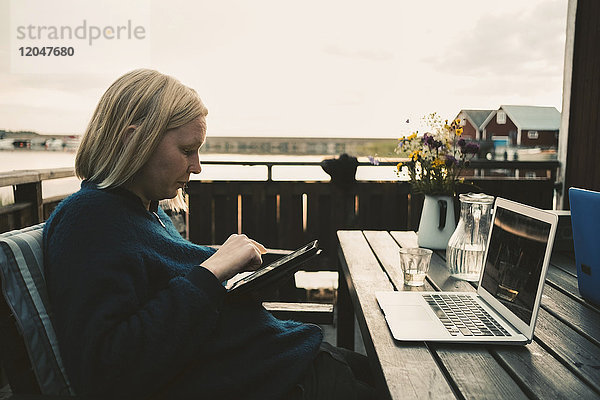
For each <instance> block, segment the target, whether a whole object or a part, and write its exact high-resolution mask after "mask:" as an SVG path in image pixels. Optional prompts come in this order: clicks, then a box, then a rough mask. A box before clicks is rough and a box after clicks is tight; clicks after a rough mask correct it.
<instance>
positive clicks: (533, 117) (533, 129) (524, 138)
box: [481, 106, 560, 148]
mask: <svg viewBox="0 0 600 400" xmlns="http://www.w3.org/2000/svg"><path fill="white" fill-rule="evenodd" d="M559 128H560V112H559V111H558V110H557V109H556V108H555V107H538V106H500V108H498V110H496V111H492V113H490V115H488V117H487V118H486V120H485V121H484V122H483V124H482V125H481V129H482V137H481V140H488V141H505V142H506V144H508V145H512V146H523V147H542V148H549V147H554V148H556V147H558V131H559Z"/></svg>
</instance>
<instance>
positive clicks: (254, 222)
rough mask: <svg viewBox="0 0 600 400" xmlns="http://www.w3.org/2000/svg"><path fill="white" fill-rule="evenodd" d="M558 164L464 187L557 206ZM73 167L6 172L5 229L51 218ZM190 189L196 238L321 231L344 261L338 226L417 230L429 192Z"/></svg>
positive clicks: (306, 237)
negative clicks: (58, 187) (534, 174)
mask: <svg viewBox="0 0 600 400" xmlns="http://www.w3.org/2000/svg"><path fill="white" fill-rule="evenodd" d="M215 164H219V163H215ZM230 164H240V165H267V164H268V168H269V169H270V168H271V167H272V165H278V163H261V162H254V163H246V162H240V163H230ZM281 164H282V165H291V164H290V163H281ZM308 164H310V163H303V164H302V165H308ZM317 164H318V163H317ZM557 166H558V163H556V162H542V163H533V164H532V163H531V162H507V163H503V164H497V162H495V163H493V164H490V165H489V166H488V168H499V167H502V168H509V169H510V168H512V169H515V168H522V169H524V168H530V169H536V170H547V171H548V173H547V174H545V176H543V177H538V178H533V179H522V178H515V177H471V178H469V180H470V181H471V182H473V183H474V184H475V185H477V188H476V189H473V188H470V187H465V188H464V190H463V191H469V190H477V191H482V192H485V193H488V194H491V195H494V196H502V197H506V198H509V199H512V200H515V201H519V202H522V203H526V204H530V205H533V206H537V207H540V208H546V209H551V208H552V206H553V204H552V199H553V196H554V190H555V185H556V183H555V177H556V174H555V171H556V167H557ZM479 167H480V168H482V167H481V166H479ZM73 175H74V173H73V169H72V168H60V169H53V170H36V171H15V172H10V173H2V174H0V187H3V186H12V187H13V193H14V199H15V203H14V204H11V205H6V206H1V207H0V232H5V231H8V230H12V229H19V228H22V227H25V226H29V225H33V224H36V223H38V222H42V221H44V220H46V218H48V216H49V215H50V213H51V212H52V210H53V209H54V207H56V205H57V204H58V202H59V201H60V200H61V199H62V198H64V196H58V197H53V198H46V199H43V198H42V192H41V184H42V181H44V180H47V179H56V178H65V177H70V176H73ZM269 178H270V174H269ZM187 193H188V195H189V206H190V210H189V219H188V226H187V228H188V235H189V239H190V240H191V241H193V242H195V243H201V244H219V243H222V242H223V241H224V240H225V239H227V237H228V236H229V235H230V234H232V233H238V232H243V233H246V234H247V235H248V236H251V237H253V238H256V239H257V240H259V241H261V242H262V243H264V244H265V245H266V246H268V247H270V248H283V249H294V248H296V247H299V246H301V245H302V244H304V243H306V242H308V241H310V240H313V239H319V241H320V243H321V247H322V248H323V249H324V253H325V254H324V255H325V257H321V259H323V260H324V262H325V263H327V264H328V265H329V266H334V265H336V263H335V259H336V257H335V248H336V236H335V232H336V231H337V230H338V229H393V230H403V229H410V230H415V229H417V227H418V223H419V218H420V213H421V208H422V204H423V196H421V195H415V194H413V193H411V190H410V185H409V184H408V183H407V182H356V183H351V184H346V185H338V184H334V183H330V182H303V181H300V182H298V181H293V182H290V181H273V180H271V179H268V180H266V181H191V182H190V183H189V187H188V189H187ZM456 207H458V201H456ZM456 215H457V216H458V213H456ZM318 267H319V266H318Z"/></svg>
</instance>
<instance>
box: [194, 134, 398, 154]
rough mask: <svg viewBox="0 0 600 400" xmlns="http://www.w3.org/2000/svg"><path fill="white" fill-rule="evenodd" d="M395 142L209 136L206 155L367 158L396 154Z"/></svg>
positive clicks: (361, 139) (385, 140) (204, 147)
mask: <svg viewBox="0 0 600 400" xmlns="http://www.w3.org/2000/svg"><path fill="white" fill-rule="evenodd" d="M396 144H397V140H396V139H366V138H356V139H353V138H310V137H307V138H300V137H242V136H209V137H208V138H207V140H206V142H205V143H204V146H202V150H201V151H202V152H204V153H234V154H279V155H288V154H290V155H339V154H342V153H348V154H350V155H353V156H368V155H374V154H386V151H387V152H389V153H392V152H393V149H394V148H395V146H396Z"/></svg>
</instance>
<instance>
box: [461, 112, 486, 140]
mask: <svg viewBox="0 0 600 400" xmlns="http://www.w3.org/2000/svg"><path fill="white" fill-rule="evenodd" d="M493 112H494V110H460V112H459V113H458V115H457V116H456V119H460V120H461V125H462V127H463V133H462V136H463V137H464V138H465V139H474V140H481V139H482V132H483V123H484V122H485V120H486V119H487V118H488V117H489V116H490V114H491V113H493Z"/></svg>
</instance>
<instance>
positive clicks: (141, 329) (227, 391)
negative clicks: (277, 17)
mask: <svg viewBox="0 0 600 400" xmlns="http://www.w3.org/2000/svg"><path fill="white" fill-rule="evenodd" d="M206 115H207V110H206V108H205V107H204V105H203V104H202V102H201V101H200V99H199V97H198V96H197V94H196V92H195V91H193V90H192V89H190V88H188V87H186V86H184V85H182V84H181V83H180V82H179V81H177V80H175V79H174V78H172V77H169V76H166V75H163V74H160V73H159V72H156V71H152V70H136V71H132V72H130V73H127V74H125V75H124V76H122V77H121V78H119V79H118V80H117V81H115V82H114V83H113V84H112V85H111V86H110V87H109V89H108V90H107V91H106V93H105V94H104V95H103V96H102V98H101V99H100V102H99V104H98V106H97V108H96V110H95V112H94V115H93V116H92V119H91V121H90V123H89V126H88V128H87V130H86V132H85V135H84V137H83V139H82V142H81V145H80V148H79V150H78V153H77V157H76V161H75V169H76V172H77V175H78V176H79V177H80V178H81V179H82V180H83V182H82V185H81V190H79V191H78V192H77V193H75V194H73V195H72V196H70V197H68V198H67V199H65V200H64V201H63V202H62V203H61V204H60V205H59V206H58V207H57V208H56V210H55V211H54V213H53V214H52V216H51V217H50V218H49V219H48V221H47V223H46V225H45V228H44V255H45V260H44V261H45V268H46V279H47V285H48V291H49V297H50V302H51V304H52V309H53V312H54V323H55V328H56V333H57V337H58V341H59V346H60V350H61V354H62V358H63V361H64V364H65V368H66V372H67V374H68V376H69V377H70V380H71V384H72V385H73V387H74V389H75V392H76V393H77V394H82V395H98V396H107V397H108V396H113V397H114V396H120V397H121V396H122V397H135V398H143V397H166V398H194V397H197V398H207V399H210V398H232V399H234V398H235V399H242V398H248V399H278V398H307V399H308V398H319V396H324V395H327V394H332V393H333V392H334V391H337V392H339V395H340V396H344V398H347V397H345V396H347V395H349V396H354V395H355V393H356V390H358V389H356V387H357V385H358V386H360V388H366V390H367V392H369V391H370V389H369V388H368V386H364V385H363V384H362V383H359V382H357V381H356V380H355V378H354V375H353V374H352V372H351V370H350V367H349V364H353V363H354V362H362V363H364V359H360V358H358V357H357V356H356V355H355V354H352V353H349V352H344V351H343V350H340V349H336V348H333V347H332V346H329V345H327V344H324V343H322V333H321V331H320V329H319V327H317V326H314V325H308V324H301V323H298V322H293V321H280V320H277V319H275V318H274V317H273V316H272V315H271V314H269V313H268V312H267V311H266V310H265V309H264V308H263V307H262V306H261V305H260V303H258V302H254V301H246V302H238V303H231V302H228V301H226V297H225V289H224V288H223V285H222V283H221V282H223V281H225V280H227V279H229V278H231V277H233V276H234V275H236V274H237V273H239V272H242V271H249V270H254V269H256V268H258V266H260V264H261V253H263V252H264V251H265V249H264V247H263V246H262V245H261V244H260V243H257V242H255V241H253V240H251V239H249V238H247V237H246V236H244V235H232V236H231V237H230V238H229V239H228V240H227V241H226V242H225V243H224V244H223V246H222V247H220V249H219V250H218V251H216V252H215V251H214V250H212V249H210V248H207V247H203V246H197V245H194V244H192V243H190V242H188V241H186V240H184V239H182V238H181V236H180V235H179V233H178V232H177V230H176V229H175V228H174V227H173V225H172V223H171V221H170V219H169V218H168V216H167V215H166V214H165V212H164V211H163V210H162V208H161V207H159V205H158V203H159V201H163V200H164V201H165V205H166V206H168V207H171V208H173V209H182V208H184V207H185V203H184V202H183V198H182V188H183V187H184V186H185V184H186V182H187V181H188V180H189V177H190V174H192V173H200V171H201V167H200V162H199V158H198V150H199V148H200V147H201V146H202V144H203V143H204V140H205V137H206ZM347 359H349V361H348V360H347ZM362 368H363V369H364V365H363V367H362ZM324 371H325V372H324ZM321 378H327V379H326V380H325V379H321ZM366 380H368V379H366ZM327 381H328V382H327ZM328 391H329V392H328ZM344 391H347V392H348V394H346V393H344ZM328 398H334V397H331V396H330V397H328Z"/></svg>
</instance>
